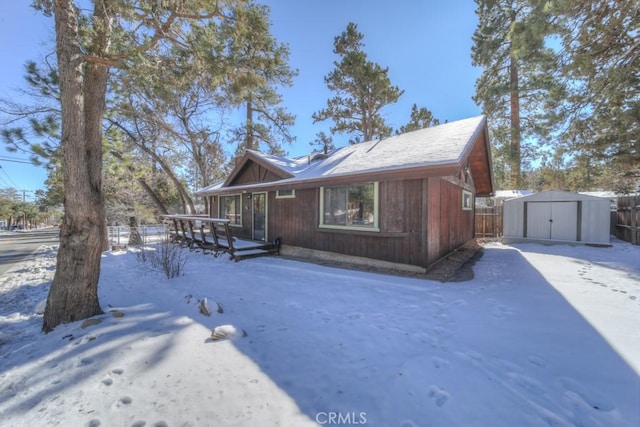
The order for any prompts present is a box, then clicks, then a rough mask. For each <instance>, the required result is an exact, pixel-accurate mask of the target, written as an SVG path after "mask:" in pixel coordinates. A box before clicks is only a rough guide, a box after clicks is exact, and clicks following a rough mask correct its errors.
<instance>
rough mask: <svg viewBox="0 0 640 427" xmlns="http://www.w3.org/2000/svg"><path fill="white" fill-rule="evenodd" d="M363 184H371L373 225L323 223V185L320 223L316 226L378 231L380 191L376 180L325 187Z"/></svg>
mask: <svg viewBox="0 0 640 427" xmlns="http://www.w3.org/2000/svg"><path fill="white" fill-rule="evenodd" d="M365 184H373V227H364V226H360V227H358V226H357V225H334V224H325V223H324V189H325V187H320V196H319V197H320V212H319V213H320V215H319V217H320V224H319V225H318V228H326V229H330V230H349V231H365V232H372V233H379V232H380V225H379V220H380V218H379V217H380V192H379V186H378V182H377V181H376V182H373V183H371V182H363V183H359V184H347V185H336V186H334V187H326V188H337V187H350V186H356V185H365Z"/></svg>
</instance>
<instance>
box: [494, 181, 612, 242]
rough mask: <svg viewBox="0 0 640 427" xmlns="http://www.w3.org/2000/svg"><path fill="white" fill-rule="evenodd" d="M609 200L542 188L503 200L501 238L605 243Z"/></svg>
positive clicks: (506, 239)
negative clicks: (526, 194)
mask: <svg viewBox="0 0 640 427" xmlns="http://www.w3.org/2000/svg"><path fill="white" fill-rule="evenodd" d="M610 211H611V201H610V200H609V199H608V198H602V197H594V196H590V195H586V194H578V193H570V192H568V191H555V190H552V191H543V192H540V193H536V194H532V195H530V196H525V197H520V198H516V199H510V200H507V201H505V202H504V237H503V241H505V242H507V243H513V242H527V241H534V242H541V243H590V244H603V245H608V244H609V235H610V215H611V214H610Z"/></svg>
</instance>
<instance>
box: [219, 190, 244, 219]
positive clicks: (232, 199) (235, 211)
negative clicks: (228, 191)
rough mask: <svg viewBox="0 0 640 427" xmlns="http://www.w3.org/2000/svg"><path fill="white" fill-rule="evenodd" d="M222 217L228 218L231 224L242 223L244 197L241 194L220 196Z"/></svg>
mask: <svg viewBox="0 0 640 427" xmlns="http://www.w3.org/2000/svg"><path fill="white" fill-rule="evenodd" d="M218 199H219V200H220V203H219V214H220V218H223V219H228V220H229V221H230V222H229V224H231V225H242V197H240V194H233V195H229V196H220V197H218Z"/></svg>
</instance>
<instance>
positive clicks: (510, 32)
mask: <svg viewBox="0 0 640 427" xmlns="http://www.w3.org/2000/svg"><path fill="white" fill-rule="evenodd" d="M545 3H546V2H544V1H540V0H476V4H477V8H476V14H477V15H478V19H479V23H478V26H477V28H476V31H475V33H474V35H473V43H474V44H473V47H472V54H471V57H472V60H473V65H476V66H480V67H482V68H483V72H482V74H481V76H480V77H479V78H478V80H477V81H476V94H475V96H474V100H475V101H476V102H477V103H478V104H479V105H481V106H482V109H483V112H484V114H486V115H487V116H488V117H489V122H490V123H491V131H492V137H493V138H492V139H493V141H494V143H495V144H496V145H497V146H498V149H497V151H496V153H497V155H498V156H500V157H502V158H503V159H504V163H505V164H506V165H507V166H508V168H509V180H508V183H507V185H509V186H510V187H511V188H521V187H522V184H523V179H522V178H523V176H522V168H523V153H526V152H529V151H530V150H532V149H533V147H531V146H525V142H526V141H531V140H534V139H536V136H538V135H540V134H543V133H544V129H542V128H541V123H542V121H541V115H542V113H543V108H542V107H543V105H544V102H545V99H546V96H547V95H548V93H549V91H550V90H552V87H553V85H554V82H553V73H550V72H549V70H550V69H552V67H553V65H554V62H553V59H554V58H553V54H552V51H551V49H549V48H548V47H546V46H545V37H546V35H547V34H548V33H549V22H548V15H547V14H546V9H545V8H544V4H545Z"/></svg>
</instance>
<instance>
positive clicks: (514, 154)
mask: <svg viewBox="0 0 640 427" xmlns="http://www.w3.org/2000/svg"><path fill="white" fill-rule="evenodd" d="M515 21H516V12H515V11H512V14H511V22H515ZM511 49H512V50H513V47H511ZM509 92H510V110H511V144H510V145H509V169H510V174H509V178H510V181H511V186H512V188H513V189H520V188H522V184H523V182H522V160H521V154H520V145H521V144H520V142H521V139H522V135H521V131H520V82H519V76H518V60H517V58H516V57H515V55H514V54H513V52H512V53H511V55H510V58H509Z"/></svg>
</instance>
